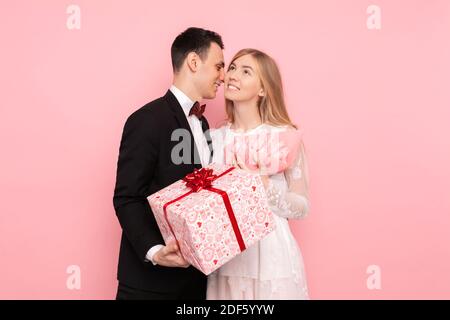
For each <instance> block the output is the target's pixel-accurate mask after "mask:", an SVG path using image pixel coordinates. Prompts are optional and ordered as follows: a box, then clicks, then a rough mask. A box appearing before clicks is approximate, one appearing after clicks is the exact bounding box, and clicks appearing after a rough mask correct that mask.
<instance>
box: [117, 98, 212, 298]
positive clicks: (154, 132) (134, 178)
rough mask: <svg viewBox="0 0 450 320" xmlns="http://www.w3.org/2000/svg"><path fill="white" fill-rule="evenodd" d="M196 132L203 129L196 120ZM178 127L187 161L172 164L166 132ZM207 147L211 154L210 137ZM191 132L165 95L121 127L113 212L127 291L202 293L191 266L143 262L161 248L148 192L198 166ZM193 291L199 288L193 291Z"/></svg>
mask: <svg viewBox="0 0 450 320" xmlns="http://www.w3.org/2000/svg"><path fill="white" fill-rule="evenodd" d="M200 120H201V122H202V128H203V131H204V132H205V131H206V130H207V129H209V125H208V122H207V120H206V118H205V117H202V118H201V119H200ZM180 128H183V129H185V130H187V131H185V132H189V139H190V146H191V148H190V152H189V153H190V154H189V155H183V152H181V155H183V156H185V157H188V158H189V159H190V161H187V162H188V163H183V164H174V163H173V162H172V159H171V153H172V148H173V147H174V146H175V145H177V144H179V143H180V141H171V136H172V132H173V131H174V130H175V129H180ZM207 140H208V145H209V147H210V151H211V154H212V146H211V141H210V136H209V135H208V134H207ZM197 159H199V155H198V151H197V148H196V145H195V142H194V138H193V136H192V132H191V129H190V126H189V123H188V121H187V119H186V116H185V114H184V112H183V109H182V107H181V106H180V104H179V103H178V100H177V99H176V98H175V96H174V95H173V94H172V92H170V91H168V92H167V93H166V95H165V96H163V97H161V98H159V99H157V100H154V101H152V102H150V103H148V104H146V105H145V106H143V107H142V108H140V109H138V110H137V111H135V112H134V113H133V114H131V115H130V116H129V117H128V119H127V121H126V123H125V126H124V129H123V135H122V140H121V143H120V151H119V160H118V163H117V179H116V186H115V190H114V198H113V203H114V208H115V210H116V215H117V217H118V219H119V222H120V225H121V227H122V231H123V232H122V239H121V245H120V255H119V265H118V274H117V278H118V280H119V282H120V283H123V284H125V285H128V286H130V287H133V288H137V289H142V290H149V291H157V292H172V293H176V292H178V291H180V290H185V287H186V285H189V286H194V287H195V286H197V285H198V286H200V287H204V288H205V290H206V276H205V275H204V274H202V273H201V272H200V271H198V270H196V269H195V268H194V267H192V266H191V267H189V268H168V267H162V266H159V265H156V266H154V265H153V264H152V263H151V262H148V261H146V260H145V256H146V254H147V252H148V250H149V249H150V248H151V247H153V246H154V245H157V244H164V240H163V238H162V236H161V233H160V231H159V228H158V225H157V223H156V220H155V217H154V215H153V212H152V210H151V208H150V205H149V204H148V201H147V197H148V196H149V195H150V194H153V193H154V192H156V191H158V190H160V189H162V188H164V187H166V186H168V185H169V184H171V183H173V182H175V181H177V180H179V179H181V178H183V177H184V176H185V175H186V174H188V173H190V172H192V171H193V170H194V169H195V168H201V164H200V161H199V160H197ZM183 288H184V289H183ZM193 289H196V290H197V291H198V289H199V287H197V288H193Z"/></svg>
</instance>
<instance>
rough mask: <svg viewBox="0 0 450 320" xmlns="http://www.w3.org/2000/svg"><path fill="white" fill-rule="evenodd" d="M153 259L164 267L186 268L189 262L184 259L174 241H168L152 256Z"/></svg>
mask: <svg viewBox="0 0 450 320" xmlns="http://www.w3.org/2000/svg"><path fill="white" fill-rule="evenodd" d="M153 261H154V262H156V263H157V264H159V265H160V266H164V267H178V268H187V267H189V263H188V262H187V261H186V260H184V258H183V256H182V255H181V252H180V249H179V248H178V245H177V243H176V241H173V242H169V243H168V244H167V245H166V246H164V247H162V248H161V249H159V250H158V251H157V252H156V253H155V255H154V256H153Z"/></svg>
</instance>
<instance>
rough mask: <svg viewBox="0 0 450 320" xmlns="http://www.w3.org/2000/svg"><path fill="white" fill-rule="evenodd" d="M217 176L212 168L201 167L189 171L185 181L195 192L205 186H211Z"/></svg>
mask: <svg viewBox="0 0 450 320" xmlns="http://www.w3.org/2000/svg"><path fill="white" fill-rule="evenodd" d="M216 178H217V175H215V174H213V170H212V169H205V168H201V169H200V170H199V169H195V170H194V172H192V173H189V174H188V175H187V176H185V177H184V178H183V181H185V182H186V187H188V188H191V189H192V191H194V192H199V191H200V190H202V189H204V188H208V187H211V184H212V182H213V181H214V180H215V179H216Z"/></svg>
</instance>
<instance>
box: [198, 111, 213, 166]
mask: <svg viewBox="0 0 450 320" xmlns="http://www.w3.org/2000/svg"><path fill="white" fill-rule="evenodd" d="M200 123H201V124H202V130H203V134H204V135H205V137H206V142H207V143H208V148H209V154H210V155H211V158H210V159H211V161H212V157H213V154H214V150H213V146H212V139H211V134H210V132H209V123H208V120H206V118H205V117H204V116H202V118H201V119H200Z"/></svg>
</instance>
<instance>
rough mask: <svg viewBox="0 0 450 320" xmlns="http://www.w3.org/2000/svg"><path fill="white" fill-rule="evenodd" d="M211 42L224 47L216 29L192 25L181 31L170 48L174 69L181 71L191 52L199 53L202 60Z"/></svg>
mask: <svg viewBox="0 0 450 320" xmlns="http://www.w3.org/2000/svg"><path fill="white" fill-rule="evenodd" d="M211 42H215V43H217V44H218V45H219V46H220V48H221V49H223V48H224V45H223V42H222V37H221V36H220V35H219V34H217V33H215V32H214V31H209V30H205V29H201V28H193V27H191V28H189V29H186V30H185V31H184V32H182V33H180V34H179V35H178V36H177V37H176V38H175V40H174V41H173V43H172V48H171V49H170V53H171V56H172V67H173V71H174V72H178V71H180V69H181V66H182V65H183V62H184V60H185V59H186V57H187V55H188V54H189V53H190V52H195V53H197V54H198V55H199V56H200V59H202V61H203V60H204V59H206V57H207V54H208V50H209V47H210V46H211Z"/></svg>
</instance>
